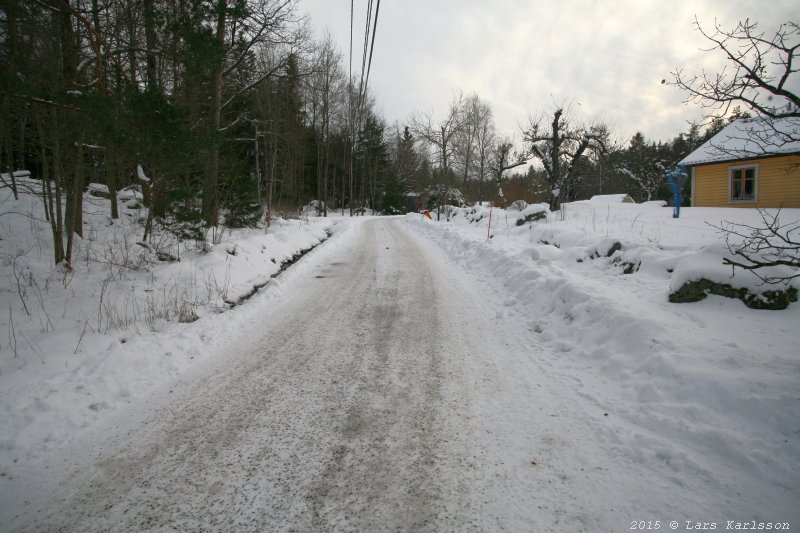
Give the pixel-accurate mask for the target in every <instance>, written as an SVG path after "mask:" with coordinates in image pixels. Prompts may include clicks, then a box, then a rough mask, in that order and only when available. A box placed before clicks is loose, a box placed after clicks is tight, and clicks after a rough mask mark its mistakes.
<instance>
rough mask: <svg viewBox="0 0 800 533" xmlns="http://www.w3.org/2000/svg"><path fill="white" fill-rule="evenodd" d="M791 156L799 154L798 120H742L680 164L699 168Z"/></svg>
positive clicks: (799, 130) (799, 121)
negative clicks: (713, 164)
mask: <svg viewBox="0 0 800 533" xmlns="http://www.w3.org/2000/svg"><path fill="white" fill-rule="evenodd" d="M793 153H800V118H796V117H790V118H779V119H769V118H744V119H740V120H737V121H734V122H732V123H730V124H728V125H727V126H725V127H724V128H723V129H722V130H721V131H720V132H719V133H717V134H716V135H714V136H713V137H712V138H711V139H709V140H708V141H706V142H705V143H703V144H702V145H701V146H700V147H699V148H698V149H697V150H695V151H694V152H692V153H691V154H689V155H688V156H686V157H685V158H683V160H682V161H681V162H680V164H681V165H701V164H703V163H717V162H721V161H735V160H738V159H753V158H756V157H763V156H765V155H781V154H793Z"/></svg>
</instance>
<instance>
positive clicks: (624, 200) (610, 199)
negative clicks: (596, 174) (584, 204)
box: [589, 194, 636, 204]
mask: <svg viewBox="0 0 800 533" xmlns="http://www.w3.org/2000/svg"><path fill="white" fill-rule="evenodd" d="M589 201H590V202H600V203H605V204H635V203H636V202H635V201H634V199H633V198H631V195H630V194H595V195H594V196H592V197H591V198H589Z"/></svg>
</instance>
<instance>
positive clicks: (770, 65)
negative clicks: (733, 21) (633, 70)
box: [662, 19, 800, 118]
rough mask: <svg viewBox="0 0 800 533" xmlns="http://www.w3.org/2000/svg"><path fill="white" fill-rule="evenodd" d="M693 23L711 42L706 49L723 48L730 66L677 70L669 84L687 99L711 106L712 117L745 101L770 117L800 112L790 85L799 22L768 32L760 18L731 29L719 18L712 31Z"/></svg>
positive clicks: (798, 100) (799, 44)
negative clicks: (694, 71)
mask: <svg viewBox="0 0 800 533" xmlns="http://www.w3.org/2000/svg"><path fill="white" fill-rule="evenodd" d="M694 25H695V26H696V27H697V30H698V31H699V32H700V33H701V34H702V35H703V37H704V38H705V39H706V40H708V41H711V43H713V45H712V47H711V48H710V49H709V50H708V51H713V50H718V51H720V52H722V53H723V55H725V57H726V59H727V61H728V63H729V66H730V67H731V68H730V70H729V67H727V66H726V67H725V68H724V69H723V70H722V72H719V73H709V72H706V71H705V70H703V71H701V72H700V74H687V73H685V72H684V70H683V69H680V68H679V69H677V70H675V72H673V73H672V82H671V83H670V85H676V86H677V87H679V88H680V89H682V90H683V91H685V92H686V93H687V97H686V102H687V103H689V102H692V103H698V104H700V105H702V106H703V107H704V108H707V109H709V115H708V116H709V118H712V117H714V116H719V115H721V116H725V115H727V114H728V111H730V110H731V106H734V105H744V106H745V107H746V108H748V109H752V110H753V111H755V112H756V113H757V114H758V115H761V116H765V117H769V118H784V117H800V97H798V95H797V94H796V93H795V92H794V91H793V89H792V87H793V86H794V84H795V80H796V74H797V72H798V65H797V64H796V60H797V54H798V48H799V47H800V27H798V25H797V24H796V23H794V22H787V23H786V24H782V25H781V26H780V28H778V30H777V31H776V32H775V34H774V35H773V36H771V37H769V38H766V37H765V33H764V32H761V31H759V30H758V23H756V22H750V20H745V21H744V22H739V23H738V24H737V26H736V27H735V28H734V29H733V30H730V31H726V30H723V29H722V28H721V27H720V26H719V24H715V25H714V29H713V31H708V30H706V29H704V28H703V26H702V25H701V24H700V22H699V21H698V20H697V19H695V22H694ZM662 83H667V82H666V80H664V81H663V82H662Z"/></svg>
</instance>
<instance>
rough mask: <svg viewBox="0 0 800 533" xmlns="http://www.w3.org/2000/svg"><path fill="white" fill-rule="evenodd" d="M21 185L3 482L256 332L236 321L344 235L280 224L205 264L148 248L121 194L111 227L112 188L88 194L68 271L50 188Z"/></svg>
mask: <svg viewBox="0 0 800 533" xmlns="http://www.w3.org/2000/svg"><path fill="white" fill-rule="evenodd" d="M17 182H18V185H19V189H20V198H19V200H15V199H14V196H13V194H12V191H11V189H10V188H2V189H0V332H2V333H1V334H0V420H2V424H0V476H12V475H13V472H14V470H15V468H16V467H17V466H21V465H23V464H28V463H33V462H36V461H38V460H39V459H41V458H42V457H43V456H45V455H47V454H48V453H50V452H51V451H52V450H54V449H57V448H59V447H60V446H62V445H63V443H64V442H65V441H68V440H71V438H72V437H73V436H75V435H76V434H78V433H79V432H81V431H82V430H84V429H86V428H89V427H91V426H93V425H94V424H95V423H96V422H97V421H99V420H100V419H102V418H104V417H105V416H106V415H107V414H108V413H109V412H112V411H116V410H117V409H118V408H119V407H121V406H124V405H127V404H131V403H134V402H135V401H137V400H141V399H142V398H144V397H146V395H147V394H148V392H149V391H152V390H154V389H155V388H157V387H159V386H163V385H164V384H165V383H168V382H169V381H170V380H172V379H174V378H175V377H176V376H177V375H179V374H181V373H183V372H184V371H186V369H188V368H189V367H192V366H195V365H196V364H198V363H199V362H200V361H201V360H203V359H206V358H209V357H213V356H215V355H216V354H217V353H219V352H224V348H225V347H226V346H227V345H228V344H229V342H230V341H231V339H232V338H235V336H236V335H237V331H238V330H240V329H242V328H245V326H244V325H242V324H241V322H242V320H244V317H245V316H246V314H247V313H246V312H242V313H240V312H239V311H240V310H239V309H232V308H233V307H236V306H237V305H238V304H240V303H241V302H243V301H244V299H246V298H247V297H248V296H250V295H251V294H253V292H254V291H255V290H257V289H258V288H259V287H262V286H264V285H265V284H267V283H269V282H270V280H272V278H273V277H274V276H275V275H277V274H278V273H279V272H280V270H281V268H282V266H283V265H285V264H287V263H288V262H291V261H292V260H293V259H295V258H296V257H298V256H299V255H300V254H301V253H303V252H305V251H307V250H309V249H311V248H313V247H314V246H316V245H318V244H319V243H321V242H322V241H324V240H325V239H326V238H327V237H328V236H329V235H330V233H331V232H333V231H334V230H335V228H334V226H335V225H336V224H337V219H331V218H308V217H302V218H298V219H287V220H282V219H278V220H275V221H274V222H273V224H272V225H271V227H270V228H269V229H264V228H259V229H241V230H225V231H224V232H223V233H222V234H220V235H216V236H214V235H209V236H208V239H209V241H210V242H209V244H207V246H206V250H205V251H203V250H201V249H198V247H196V246H194V245H192V246H191V247H186V245H185V244H181V243H179V242H177V241H175V240H174V239H172V240H170V238H169V236H168V235H165V234H159V235H158V236H157V238H156V239H154V241H151V242H150V243H141V244H139V241H140V239H141V238H142V235H143V231H144V230H143V225H142V221H143V218H144V216H145V215H146V213H145V210H144V209H143V208H142V207H141V194H140V193H139V192H138V191H136V190H134V189H126V190H123V191H121V192H120V194H119V201H120V218H119V219H117V220H111V218H110V216H109V200H108V199H107V198H102V197H99V196H97V194H101V195H102V194H103V192H104V190H103V186H99V187H92V186H90V187H89V192H88V193H87V195H86V197H85V202H84V209H85V215H84V238H83V239H78V240H77V241H76V243H75V249H74V255H73V261H72V266H73V269H72V270H71V271H67V270H65V269H64V268H63V266H60V265H59V266H56V265H54V264H53V259H52V235H51V230H50V226H49V223H48V222H47V221H45V220H44V215H43V209H42V200H41V198H40V197H39V196H38V194H37V193H38V191H39V190H40V189H39V188H40V186H41V182H39V181H38V180H33V179H30V178H28V177H27V176H26V175H25V174H23V175H21V176H18V177H17ZM105 192H106V193H107V189H105ZM341 220H342V219H338V221H339V222H340V221H341ZM160 258H161V259H160ZM162 259H163V260H162ZM273 283H274V285H275V286H276V287H275V289H274V290H273V291H271V292H272V293H273V294H272V295H271V298H276V297H278V296H279V295H280V293H281V291H280V289H279V286H280V283H279V282H278V280H275V281H274V282H273ZM259 306H260V308H261V312H266V309H268V303H266V301H262V302H260V303H259ZM245 307H246V306H245ZM250 327H251V326H250Z"/></svg>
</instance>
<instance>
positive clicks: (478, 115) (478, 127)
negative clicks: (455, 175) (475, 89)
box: [454, 93, 493, 186]
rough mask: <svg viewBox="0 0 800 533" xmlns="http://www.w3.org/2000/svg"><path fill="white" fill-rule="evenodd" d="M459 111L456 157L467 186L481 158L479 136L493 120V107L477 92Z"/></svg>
mask: <svg viewBox="0 0 800 533" xmlns="http://www.w3.org/2000/svg"><path fill="white" fill-rule="evenodd" d="M459 112H460V115H461V116H460V117H459V120H458V121H459V123H460V125H461V127H460V128H459V129H458V131H457V132H456V136H455V144H454V148H455V159H456V162H457V164H458V166H459V167H460V171H461V184H462V186H466V184H467V180H468V179H469V177H470V173H471V172H473V171H474V170H475V168H474V167H475V163H476V160H478V159H479V158H480V155H479V154H478V142H479V139H478V137H479V135H480V134H481V131H482V130H483V133H484V134H486V133H487V132H486V129H487V128H489V127H490V125H491V123H492V122H493V119H492V108H491V106H490V105H489V104H488V103H487V102H484V101H483V100H481V98H480V96H478V95H477V93H476V94H471V95H469V96H467V97H466V98H465V99H464V100H463V102H462V105H461V108H460V110H459Z"/></svg>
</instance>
